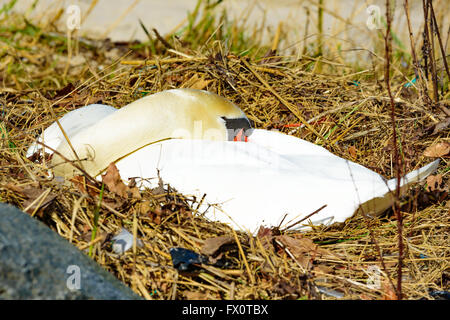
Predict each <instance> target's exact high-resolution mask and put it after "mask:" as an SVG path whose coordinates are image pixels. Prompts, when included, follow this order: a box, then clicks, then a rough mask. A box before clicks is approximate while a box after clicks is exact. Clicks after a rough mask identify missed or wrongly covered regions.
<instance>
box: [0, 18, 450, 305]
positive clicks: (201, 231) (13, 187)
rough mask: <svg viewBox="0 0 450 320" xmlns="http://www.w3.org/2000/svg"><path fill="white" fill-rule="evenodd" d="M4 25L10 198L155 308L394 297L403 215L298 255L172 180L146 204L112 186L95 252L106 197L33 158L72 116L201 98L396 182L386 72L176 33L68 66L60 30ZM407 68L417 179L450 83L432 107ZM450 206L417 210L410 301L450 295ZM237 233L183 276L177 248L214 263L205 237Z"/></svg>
mask: <svg viewBox="0 0 450 320" xmlns="http://www.w3.org/2000/svg"><path fill="white" fill-rule="evenodd" d="M1 25H2V29H1V32H0V37H1V39H2V41H1V48H2V52H3V53H2V55H1V57H0V71H1V75H0V78H1V81H2V85H1V89H0V105H1V109H0V115H1V118H0V119H1V122H0V129H1V134H2V139H1V140H0V148H1V153H0V201H2V202H6V203H11V204H13V205H16V206H18V207H19V208H22V209H28V210H27V212H29V213H30V214H31V215H33V216H35V217H36V218H37V219H39V220H41V221H43V222H45V223H46V224H47V225H48V226H49V227H50V228H51V229H53V230H54V231H55V232H58V234H59V235H61V236H62V237H64V238H66V239H68V240H69V241H71V242H72V243H73V244H74V245H75V246H77V247H78V248H80V249H82V250H87V249H88V248H89V247H91V246H92V248H93V259H94V260H95V261H97V262H98V263H99V264H100V265H102V266H103V267H104V268H106V269H107V270H109V271H110V272H112V273H113V274H115V275H116V276H117V278H119V279H120V280H121V281H123V282H124V283H125V284H127V285H128V286H130V287H131V288H132V289H133V290H134V291H135V292H137V293H138V294H140V295H142V296H143V297H145V298H148V299H337V298H345V299H392V298H395V293H394V291H393V289H392V287H391V285H390V282H389V280H388V279H389V278H390V279H395V277H396V270H397V269H396V264H397V256H396V254H397V252H398V249H397V232H396V230H397V227H396V220H395V218H394V217H393V216H392V213H389V212H388V213H386V214H385V215H384V216H383V217H381V218H379V219H368V218H365V217H363V216H362V215H356V216H354V217H353V218H351V219H349V220H348V221H347V222H346V223H345V224H342V225H335V226H332V227H328V228H325V227H313V229H312V230H311V231H308V232H305V233H302V234H298V233H297V234H295V233H292V232H290V231H283V232H281V233H282V234H283V235H285V236H289V237H290V238H289V239H291V240H292V239H294V240H295V241H300V242H301V241H304V239H310V240H312V241H314V243H315V244H316V245H317V246H312V247H311V249H310V250H309V251H305V252H303V253H302V256H298V255H296V254H295V252H293V251H295V250H293V249H295V248H292V247H291V248H290V247H289V246H285V245H283V243H282V241H281V240H280V239H283V238H280V237H277V235H278V232H279V231H278V230H276V229H274V230H272V231H270V232H269V231H268V230H265V232H266V233H268V234H269V235H268V237H269V238H264V237H253V236H252V235H249V234H246V233H243V232H237V233H236V234H235V233H234V231H233V230H232V229H231V228H230V227H228V226H226V225H224V224H221V223H212V222H211V221H208V220H206V219H205V218H203V217H202V216H201V214H200V213H198V212H197V211H196V210H195V209H196V208H197V206H198V202H199V201H200V199H191V198H190V197H189V196H188V195H181V194H178V193H177V192H176V191H174V190H172V189H171V188H170V187H169V186H167V185H165V186H164V188H155V189H153V190H146V191H143V192H141V198H140V199H137V198H136V197H134V198H133V197H129V198H127V199H124V198H121V197H119V196H118V195H116V194H114V193H112V192H110V191H105V192H104V194H103V201H102V205H101V208H100V218H99V225H98V231H97V238H96V239H94V240H93V241H92V237H91V232H92V230H93V229H94V212H95V210H96V206H97V202H98V198H99V193H98V190H91V192H88V193H86V192H83V187H80V185H77V184H73V185H71V186H70V187H67V186H63V185H61V184H59V183H58V182H57V181H54V180H48V179H46V170H47V167H46V165H45V162H44V163H43V164H38V163H36V162H33V161H31V160H30V159H27V158H26V157H25V152H26V149H27V147H28V146H29V145H30V143H31V142H32V141H33V140H34V139H35V137H36V136H37V135H38V134H39V133H40V132H41V131H42V129H44V128H46V127H47V126H48V125H49V124H50V123H52V122H53V121H54V120H55V119H54V116H53V115H52V114H54V115H55V116H57V117H60V116H61V115H63V114H65V113H66V112H68V111H70V110H73V109H75V108H78V107H81V106H84V105H87V104H90V103H104V104H109V105H112V106H115V107H121V106H124V105H126V104H128V103H130V102H132V101H134V100H136V99H138V98H140V97H142V96H143V95H145V94H148V93H154V92H159V91H162V90H165V89H171V88H180V87H193V88H199V89H207V90H209V91H212V92H216V93H218V94H220V95H222V96H224V97H226V98H228V99H230V100H231V101H233V102H235V103H236V104H237V105H239V106H240V107H241V108H242V109H243V110H244V112H245V113H246V114H247V115H248V117H249V118H250V119H251V120H252V121H253V122H254V123H255V126H256V127H258V128H266V129H279V130H281V131H283V132H286V133H290V134H293V135H295V136H297V137H300V138H302V139H306V140H308V141H311V142H315V143H317V144H321V145H323V146H324V147H326V148H327V149H328V150H330V151H332V152H333V153H335V154H337V155H339V156H341V157H343V158H346V159H350V160H352V161H355V162H357V163H360V164H362V165H364V166H366V167H368V168H370V169H372V170H374V171H376V172H378V173H380V174H382V175H384V176H385V177H387V178H392V177H393V176H394V172H393V168H392V156H391V154H392V142H391V141H392V125H391V123H390V121H391V118H390V109H389V99H388V97H387V93H386V89H385V87H384V83H383V81H380V79H379V77H380V71H379V68H378V66H375V67H374V68H368V69H365V70H362V71H355V69H354V68H353V67H352V65H351V64H348V65H347V64H345V63H343V62H342V61H334V60H332V59H326V58H320V59H318V58H315V57H311V56H301V55H300V56H297V55H294V56H283V57H274V58H271V59H270V58H267V57H266V58H262V57H259V58H258V56H256V55H253V56H251V57H250V58H248V57H241V56H238V55H236V54H235V53H233V52H230V51H226V49H224V46H223V43H222V42H220V41H219V40H216V41H211V42H210V43H209V44H208V45H207V46H202V47H201V48H199V47H198V46H195V45H193V44H192V42H189V41H186V42H185V43H183V41H182V40H175V39H173V38H170V37H168V38H167V39H166V40H167V41H169V44H170V45H171V46H172V48H171V49H169V48H167V45H164V44H163V43H162V42H161V41H157V40H155V41H154V42H152V43H151V44H150V43H149V44H147V45H142V44H130V43H127V44H116V43H111V42H109V41H91V40H88V39H84V40H83V39H82V40H79V41H75V43H72V44H71V46H72V48H71V50H73V52H72V53H71V58H70V60H68V58H67V57H68V47H67V41H66V40H67V39H66V38H65V36H64V35H63V34H59V33H57V32H54V30H51V27H47V28H43V29H40V28H38V27H36V26H33V25H31V24H29V23H26V22H25V21H24V20H23V18H22V17H21V16H18V15H9V16H7V17H6V18H4V19H3V21H2V23H1ZM11 26H13V27H11ZM198 38H201V37H200V36H199V37H198ZM196 41H197V42H198V41H199V40H198V39H197V40H196ZM201 42H202V41H200V43H201ZM275 47H276V46H275ZM266 49H267V48H265V49H264V50H266ZM152 50H154V54H152ZM324 50H325V48H324ZM144 59H147V60H146V63H142V61H143V60H144ZM381 60H382V59H381ZM381 63H382V62H381ZM319 65H320V73H319V72H317V71H318V70H317V68H319ZM393 69H394V70H395V71H394V72H393V75H392V78H391V79H392V92H393V94H394V96H395V97H396V112H397V121H398V122H397V124H398V135H399V137H400V138H401V141H402V147H401V150H400V151H401V157H402V163H403V170H404V172H408V171H411V170H413V169H415V168H418V167H420V166H423V165H425V164H426V163H428V162H430V161H431V159H430V158H426V157H424V155H423V152H424V150H425V149H426V148H427V147H429V146H430V145H432V144H434V143H436V142H439V141H447V142H448V141H449V130H448V129H444V130H441V131H437V132H435V133H433V130H434V129H435V128H436V124H438V123H440V122H442V121H444V120H445V119H448V116H449V115H448V113H447V114H446V112H448V109H447V108H449V105H450V104H449V100H448V79H447V80H446V81H447V82H446V83H444V87H443V90H442V91H443V92H442V95H441V101H440V102H439V104H435V105H427V104H423V103H421V102H420V101H421V100H420V99H418V93H417V90H416V89H415V88H414V87H412V88H405V87H404V84H405V82H406V79H407V77H406V76H408V77H410V75H411V72H412V70H410V73H409V74H407V75H405V74H403V72H404V71H402V70H403V69H401V67H400V66H398V67H396V66H395V65H394V67H393ZM446 99H447V100H446ZM304 120H306V121H308V126H306V125H305V124H304V123H303V121H304ZM300 125H303V126H302V127H299V126H300ZM308 127H311V128H313V130H314V131H315V132H316V133H313V132H312V131H311V129H310V128H308ZM435 131H436V130H435ZM105 134H107V133H105ZM448 168H449V167H448V157H447V158H443V161H442V163H441V166H440V168H439V173H442V174H443V179H444V183H443V184H444V185H445V188H447V190H448V172H449V170H448ZM44 192H45V194H44ZM446 196H447V193H446V192H437V191H435V192H425V188H424V186H423V185H422V186H418V187H417V188H416V190H415V192H411V195H410V196H409V197H408V198H406V199H404V202H403V207H402V210H403V211H404V227H403V230H404V236H405V240H404V243H405V252H406V253H405V257H404V260H403V261H404V270H403V293H404V295H405V297H406V298H407V299H420V298H426V299H429V298H432V297H431V296H430V292H431V291H435V290H449V288H450V284H449V277H450V274H449V272H450V261H449V259H450V247H449V245H448V244H449V227H450V221H449V217H450V216H449V202H448V201H447V200H446V199H445V197H446ZM33 200H35V201H33ZM264 200H265V201H267V199H264ZM271 201H276V199H272V200H271ZM274 214H279V213H274ZM122 227H125V228H127V229H128V230H129V231H130V232H133V230H134V233H135V234H137V235H138V237H139V238H140V239H141V240H142V241H143V246H142V247H139V246H135V247H133V249H132V250H129V251H128V252H126V253H125V254H124V255H121V256H118V255H116V254H114V253H113V252H112V250H111V243H110V239H111V235H113V234H116V233H118V232H119V231H120V229H121V228H122ZM223 235H226V236H230V237H232V238H233V239H237V241H234V242H233V243H232V244H231V245H229V246H228V247H226V248H225V249H223V250H222V252H223V259H224V261H226V264H225V265H223V266H222V267H217V266H216V267H214V266H210V265H204V264H203V265H200V266H199V268H198V270H195V271H193V272H189V273H183V272H178V271H177V270H176V269H175V268H174V267H173V265H172V260H171V256H170V253H169V249H170V248H173V247H183V248H187V249H191V250H193V251H195V252H200V251H201V248H202V245H203V244H204V242H205V240H206V239H208V238H214V237H217V236H223ZM267 239H269V240H267ZM373 239H375V241H376V243H374V242H373ZM377 248H379V249H380V251H378V249H377ZM380 253H381V256H380ZM382 260H383V261H384V264H385V267H386V269H384V270H383V268H382V264H381V261H382ZM370 268H379V269H378V270H380V271H379V274H380V286H379V287H375V288H373V287H371V286H368V285H367V283H368V282H367V281H368V278H369V276H370V275H371V273H370V271H368V270H370ZM372 274H373V273H372ZM394 283H395V281H394Z"/></svg>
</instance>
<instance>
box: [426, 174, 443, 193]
mask: <svg viewBox="0 0 450 320" xmlns="http://www.w3.org/2000/svg"><path fill="white" fill-rule="evenodd" d="M434 190H438V191H445V190H444V188H443V187H442V174H437V175H435V176H433V175H429V176H428V177H427V191H434Z"/></svg>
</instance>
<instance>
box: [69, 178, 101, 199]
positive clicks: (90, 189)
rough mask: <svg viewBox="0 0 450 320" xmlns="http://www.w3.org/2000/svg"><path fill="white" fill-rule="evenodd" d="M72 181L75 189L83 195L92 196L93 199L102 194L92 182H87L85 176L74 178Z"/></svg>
mask: <svg viewBox="0 0 450 320" xmlns="http://www.w3.org/2000/svg"><path fill="white" fill-rule="evenodd" d="M70 181H71V182H72V184H73V186H74V187H75V188H77V189H78V190H79V191H81V192H83V193H86V194H88V195H90V196H91V197H94V198H97V196H98V195H99V194H100V190H99V189H98V188H97V186H96V185H95V184H93V183H92V182H91V181H89V180H87V179H86V177H84V176H74V177H73V178H71V179H70Z"/></svg>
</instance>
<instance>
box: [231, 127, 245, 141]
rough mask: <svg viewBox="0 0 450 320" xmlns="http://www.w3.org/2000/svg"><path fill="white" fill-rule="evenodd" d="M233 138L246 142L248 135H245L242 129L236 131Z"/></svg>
mask: <svg viewBox="0 0 450 320" xmlns="http://www.w3.org/2000/svg"><path fill="white" fill-rule="evenodd" d="M233 140H234V141H243V142H248V137H247V136H246V135H245V132H244V129H241V130H239V131H238V133H237V134H236V135H235V136H234V139H233Z"/></svg>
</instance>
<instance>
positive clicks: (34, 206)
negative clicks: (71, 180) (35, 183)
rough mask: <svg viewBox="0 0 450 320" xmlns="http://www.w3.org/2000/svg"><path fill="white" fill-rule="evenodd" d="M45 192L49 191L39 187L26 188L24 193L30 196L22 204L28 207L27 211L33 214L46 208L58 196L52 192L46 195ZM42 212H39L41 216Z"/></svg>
mask: <svg viewBox="0 0 450 320" xmlns="http://www.w3.org/2000/svg"><path fill="white" fill-rule="evenodd" d="M45 192H47V190H42V189H38V188H27V189H24V190H23V192H22V194H24V195H25V196H26V197H27V198H28V199H26V200H25V201H24V202H23V204H22V205H23V207H24V209H26V210H25V212H27V213H29V214H32V213H33V212H37V211H39V210H41V209H44V208H45V207H47V206H48V205H49V204H50V203H51V202H52V201H53V199H55V198H56V195H54V194H52V193H48V194H47V195H45V196H44V193H45ZM40 197H43V198H40ZM38 198H40V199H38ZM33 202H34V203H33ZM41 214H42V212H41ZM41 214H39V216H41Z"/></svg>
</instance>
